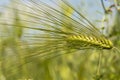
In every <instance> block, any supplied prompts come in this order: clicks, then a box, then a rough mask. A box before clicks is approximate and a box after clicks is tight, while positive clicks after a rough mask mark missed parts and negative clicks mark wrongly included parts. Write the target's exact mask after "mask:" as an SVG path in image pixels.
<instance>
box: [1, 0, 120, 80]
mask: <svg viewBox="0 0 120 80" xmlns="http://www.w3.org/2000/svg"><path fill="white" fill-rule="evenodd" d="M18 1H20V0H18ZM44 1H45V2H46V3H48V4H49V5H52V6H54V5H53V4H52V3H51V2H50V1H49V0H44ZM69 2H70V3H72V5H73V6H75V7H78V10H79V11H80V12H81V13H82V14H84V16H86V17H87V18H88V19H89V20H90V21H91V22H92V23H93V24H94V25H95V26H97V27H98V28H99V29H100V30H102V29H103V27H105V29H104V30H103V31H104V32H103V33H104V34H105V35H107V37H109V38H110V39H111V40H112V41H113V42H114V44H115V46H116V47H117V48H118V50H119V46H120V28H119V25H120V14H119V12H120V11H117V10H115V9H112V10H113V12H112V13H109V14H105V13H104V10H103V7H102V5H101V2H100V0H76V1H75V0H69ZM104 3H105V6H106V9H107V8H109V6H110V5H111V4H112V3H113V2H111V1H108V0H106V1H104ZM21 4H22V2H21ZM0 6H1V7H5V6H10V7H13V8H14V7H17V5H16V3H14V1H13V0H11V1H10V0H1V1H0ZM1 7H0V8H1ZM18 8H20V9H24V10H26V11H27V10H28V11H29V9H28V8H26V7H24V6H23V7H18ZM0 11H1V14H0V23H1V24H0V80H119V79H120V76H119V75H120V52H118V51H115V50H107V51H106V50H105V51H104V52H103V51H101V50H96V49H95V50H78V51H77V52H74V53H71V54H64V55H60V56H56V57H53V58H51V59H47V60H45V61H42V60H41V57H39V56H33V57H31V58H29V59H27V58H24V56H26V55H30V54H32V53H35V52H37V51H39V50H40V49H42V50H43V49H44V50H47V46H46V47H44V48H39V47H33V48H31V47H30V46H29V43H30V42H29V39H31V38H28V37H27V38H26V37H24V36H25V35H26V33H36V35H39V34H38V33H39V31H35V30H34V29H33V30H30V29H23V28H20V27H19V28H18V27H16V26H21V25H25V26H29V25H30V24H28V23H27V22H25V21H22V19H28V20H29V19H31V18H30V17H27V16H26V15H22V16H21V15H19V13H17V11H14V10H11V9H7V8H4V9H3V8H1V10H0ZM11 15H12V16H11ZM33 15H34V14H33ZM116 16H117V17H116ZM11 17H12V18H11ZM13 17H15V19H16V18H17V20H14V18H13ZM69 22H70V21H69ZM2 23H13V24H16V26H10V25H3V24H2ZM108 27H109V28H108ZM34 41H37V40H35V39H34ZM46 42H47V40H46ZM46 45H47V43H46ZM26 46H27V47H26ZM24 48H25V49H24ZM48 48H49V47H48ZM48 51H49V50H48ZM70 51H71V50H67V53H70ZM59 52H66V51H64V50H62V51H59V50H56V51H55V52H54V53H55V54H56V53H59ZM99 53H103V55H102V60H101V62H102V64H101V68H100V73H101V74H100V76H97V75H96V69H97V64H98V58H99Z"/></svg>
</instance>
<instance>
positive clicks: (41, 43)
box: [1, 0, 114, 67]
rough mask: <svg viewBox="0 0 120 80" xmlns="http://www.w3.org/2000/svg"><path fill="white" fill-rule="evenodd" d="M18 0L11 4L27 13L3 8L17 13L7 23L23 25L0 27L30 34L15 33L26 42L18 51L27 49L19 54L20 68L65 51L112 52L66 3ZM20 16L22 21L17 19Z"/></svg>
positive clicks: (52, 0)
mask: <svg viewBox="0 0 120 80" xmlns="http://www.w3.org/2000/svg"><path fill="white" fill-rule="evenodd" d="M20 1H21V2H18V1H14V2H15V3H16V4H17V6H19V7H23V8H27V9H28V10H25V9H21V8H17V7H7V9H8V10H13V11H14V10H17V11H18V12H17V13H18V14H19V15H17V17H14V18H13V17H12V16H11V17H12V18H10V19H8V21H9V20H12V19H13V20H16V23H17V21H18V19H20V20H21V22H23V23H24V25H23V24H22V25H21V24H19V23H18V24H14V23H2V22H1V25H6V26H15V27H16V28H20V29H22V30H23V29H25V31H26V29H27V30H30V31H31V32H29V33H25V34H24V35H23V34H20V35H19V34H18V33H17V34H18V37H20V38H21V39H22V38H23V39H25V42H26V43H24V44H25V45H23V46H20V48H21V49H22V50H23V51H24V50H26V49H28V48H29V49H30V50H31V51H29V53H25V54H24V55H23V57H22V58H21V60H22V62H21V63H22V64H21V65H23V64H25V63H29V62H32V61H31V59H35V58H37V59H38V60H40V61H42V60H43V61H44V60H46V59H49V58H52V57H56V56H59V55H62V54H65V53H68V51H70V53H72V50H73V51H79V50H88V49H94V48H95V49H98V50H111V49H113V47H114V45H113V43H112V42H111V41H110V40H109V39H108V38H106V37H105V36H104V35H103V34H102V33H101V32H100V31H99V29H98V28H97V27H96V26H94V25H93V24H92V23H91V22H90V21H89V20H88V19H87V18H86V17H85V16H84V15H83V14H81V13H80V12H79V11H78V10H77V9H76V8H75V7H73V6H72V4H70V3H69V1H67V0H50V1H51V2H52V3H53V4H54V6H52V5H49V4H47V3H45V2H44V1H42V0H26V1H25V0H20ZM22 1H23V2H22ZM18 16H19V18H18ZM23 16H24V17H25V18H21V17H23ZM34 31H36V33H37V34H36V33H34ZM26 32H27V31H26ZM20 33H22V31H20ZM23 42H24V41H23ZM34 49H35V51H34V52H33V51H32V50H34ZM24 61H26V62H24ZM21 65H19V67H20V66H21Z"/></svg>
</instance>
